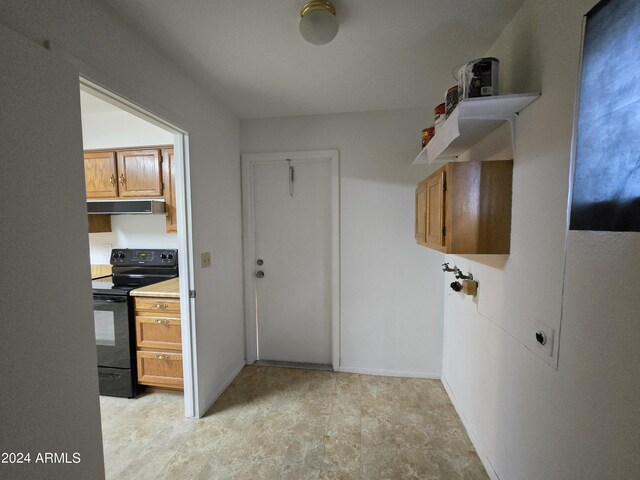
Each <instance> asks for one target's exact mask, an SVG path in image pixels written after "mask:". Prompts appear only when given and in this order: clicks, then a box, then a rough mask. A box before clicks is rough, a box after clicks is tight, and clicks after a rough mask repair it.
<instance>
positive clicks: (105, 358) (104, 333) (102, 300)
mask: <svg viewBox="0 0 640 480" xmlns="http://www.w3.org/2000/svg"><path fill="white" fill-rule="evenodd" d="M127 299H128V297H126V296H121V295H98V294H94V295H93V319H94V322H95V329H96V346H97V348H98V366H99V367H111V368H131V346H130V341H131V340H130V325H129V302H128V301H127Z"/></svg>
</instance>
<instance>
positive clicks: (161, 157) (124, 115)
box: [80, 77, 200, 418]
mask: <svg viewBox="0 0 640 480" xmlns="http://www.w3.org/2000/svg"><path fill="white" fill-rule="evenodd" d="M80 94H81V112H82V129H83V143H84V145H83V148H84V150H85V176H88V175H87V172H88V170H87V168H88V167H87V156H89V157H91V156H92V155H93V156H94V157H96V156H97V157H100V155H101V154H103V153H104V152H108V155H111V156H112V157H111V160H113V163H114V165H115V166H114V168H115V169H117V168H118V165H120V168H121V170H124V169H125V168H128V166H127V164H126V163H125V161H126V160H127V158H128V157H127V154H130V155H132V156H133V158H134V161H131V162H130V165H132V170H131V172H129V171H126V172H123V171H121V172H117V171H116V172H113V173H111V174H110V175H109V174H105V172H104V169H103V168H102V167H101V166H100V165H98V167H97V171H98V173H97V177H100V176H103V177H104V179H105V181H104V182H102V183H103V184H104V185H106V187H102V190H101V189H100V187H99V183H100V182H99V181H96V182H95V183H94V184H93V185H91V184H90V182H89V180H87V179H85V180H86V181H87V198H88V199H89V197H91V196H93V197H94V198H93V199H92V201H94V200H97V201H98V202H100V201H102V200H101V195H102V199H104V201H105V202H106V201H112V200H114V199H115V200H117V201H121V200H134V201H138V200H139V199H140V198H145V197H147V198H154V199H155V200H156V203H157V204H158V205H161V208H162V210H165V209H166V211H165V212H164V213H165V214H164V215H153V214H151V215H139V214H136V215H133V214H131V215H129V214H124V215H120V214H119V215H109V214H102V215H89V225H90V227H89V228H90V232H92V233H89V243H90V257H91V258H90V263H91V266H92V278H94V275H98V276H100V275H102V274H111V270H110V267H111V265H110V263H113V262H111V256H112V251H113V250H114V249H119V250H120V249H121V250H124V249H129V250H128V251H130V252H132V251H144V250H154V251H156V252H160V251H167V252H172V251H177V252H178V255H177V269H178V271H179V277H178V279H177V281H178V284H179V306H178V305H175V306H171V308H172V309H175V310H176V313H177V315H176V316H177V317H178V318H179V319H181V320H180V321H179V322H173V323H175V324H176V325H177V328H176V327H175V326H174V329H175V330H176V332H175V335H177V336H178V337H181V339H180V341H179V343H178V345H177V346H176V347H175V348H174V350H175V349H179V350H180V353H176V352H172V354H171V355H162V353H163V352H160V353H158V354H157V355H156V357H157V358H155V357H154V360H158V359H159V361H165V362H166V361H167V359H169V360H173V361H174V362H173V363H174V365H173V367H174V369H175V371H176V372H179V370H182V372H181V375H182V383H183V386H184V387H183V392H184V413H185V416H186V417H196V418H197V417H198V416H200V406H199V404H198V394H197V393H198V392H197V390H198V385H197V375H196V372H197V370H196V369H197V365H196V351H195V348H196V344H195V316H194V312H195V309H194V299H193V298H190V291H192V290H193V283H194V280H193V278H194V272H193V254H192V243H191V225H192V222H191V204H190V197H191V195H190V185H189V174H188V172H189V149H188V133H187V132H186V131H185V130H183V129H181V128H180V127H178V126H176V125H173V124H171V123H169V122H167V121H165V120H164V119H162V118H160V117H158V116H156V115H154V114H152V113H151V112H149V111H147V110H145V109H144V108H142V107H140V106H138V105H135V104H133V103H131V102H129V101H127V100H126V99H124V98H122V97H120V96H118V95H117V94H115V93H113V92H111V91H109V90H107V89H105V88H103V87H101V86H98V85H96V84H94V83H92V82H90V81H89V80H87V79H85V78H82V77H81V78H80ZM145 156H147V157H149V158H150V160H151V162H148V163H146V164H145V163H144V160H145V158H144V157H145ZM111 160H110V159H109V158H108V159H107V162H109V161H111ZM136 162H137V163H136ZM147 165H152V166H153V167H152V168H148V167H147ZM135 170H137V171H135ZM125 173H126V174H125ZM136 175H137V176H136ZM94 187H95V188H94ZM110 187H112V188H113V190H112V191H107V192H106V193H105V192H104V191H105V189H109V188H110ZM156 187H157V189H156V190H154V188H156ZM96 197H97V198H96ZM112 203H113V202H112ZM154 208H155V207H154ZM92 217H93V218H92ZM97 217H102V218H101V219H100V218H99V219H98V220H96V218H97ZM159 255H160V253H159ZM157 320H158V319H156V323H158V325H160V326H165V327H167V326H168V325H171V324H173V323H172V322H167V321H166V320H162V321H163V322H164V323H161V322H160V321H157ZM136 330H138V328H136ZM136 336H137V335H136ZM138 341H139V340H136V342H138ZM180 343H181V345H180ZM140 353H141V352H140V351H138V352H135V351H134V352H132V354H133V355H136V354H137V357H139V358H137V359H136V363H137V365H138V370H140V364H141V362H144V359H145V358H147V357H148V355H146V354H147V353H148V352H142V354H143V355H141V354H140ZM143 365H144V364H143ZM153 368H156V369H163V368H165V367H163V366H155V367H153ZM134 371H135V365H134ZM177 375H178V373H176V376H177ZM169 380H171V379H169ZM160 381H161V380H160ZM151 384H153V382H151ZM168 384H170V382H169V383H168Z"/></svg>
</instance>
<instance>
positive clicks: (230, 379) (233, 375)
mask: <svg viewBox="0 0 640 480" xmlns="http://www.w3.org/2000/svg"><path fill="white" fill-rule="evenodd" d="M245 365H246V363H245V361H244V360H242V363H240V364H239V365H237V366H236V368H234V369H233V372H232V373H231V375H229V376H228V377H227V379H226V380H225V381H224V383H223V384H222V385H221V386H220V388H218V390H216V393H215V395H214V397H213V400H211V402H210V403H209V405H207V408H206V409H205V410H204V412H202V417H204V416H205V415H206V414H207V412H208V411H209V410H211V407H213V404H214V403H216V400H218V398H220V395H222V394H223V393H224V391H225V390H226V389H227V387H228V386H229V385H231V382H233V379H234V378H236V377H237V376H238V374H239V373H240V370H242V369H243V368H244V367H245Z"/></svg>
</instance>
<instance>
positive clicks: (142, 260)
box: [109, 248, 178, 267]
mask: <svg viewBox="0 0 640 480" xmlns="http://www.w3.org/2000/svg"><path fill="white" fill-rule="evenodd" d="M109 263H111V265H114V266H116V265H117V266H122V267H127V266H134V265H146V266H168V267H173V266H175V265H178V250H171V249H169V250H165V249H145V250H142V249H134V248H114V249H113V250H111V260H110V262H109Z"/></svg>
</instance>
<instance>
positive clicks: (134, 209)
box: [87, 198, 166, 215]
mask: <svg viewBox="0 0 640 480" xmlns="http://www.w3.org/2000/svg"><path fill="white" fill-rule="evenodd" d="M165 211H166V210H165V206H164V199H161V198H140V199H135V200H87V213H88V214H89V215H92V214H93V215H156V214H163V213H165Z"/></svg>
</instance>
